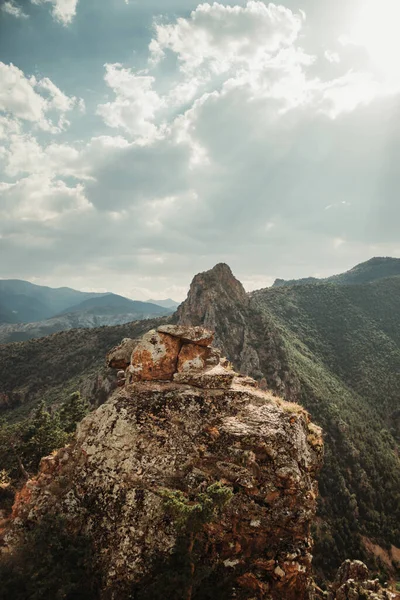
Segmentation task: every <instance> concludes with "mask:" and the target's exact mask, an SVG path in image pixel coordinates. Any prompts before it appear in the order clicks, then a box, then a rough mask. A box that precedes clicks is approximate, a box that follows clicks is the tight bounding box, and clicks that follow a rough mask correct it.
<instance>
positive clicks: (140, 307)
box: [0, 280, 178, 343]
mask: <svg viewBox="0 0 400 600" xmlns="http://www.w3.org/2000/svg"><path fill="white" fill-rule="evenodd" d="M162 302H164V303H168V304H170V305H171V307H168V306H165V304H164V305H163V306H161V305H158V304H156V303H155V302H140V301H136V300H130V299H128V298H124V297H123V296H118V295H117V294H96V293H90V292H79V291H77V290H73V289H71V288H58V289H53V288H50V287H46V286H40V285H35V284H32V283H29V282H28V281H20V280H0V343H7V342H14V341H25V340H28V339H31V338H39V337H43V336H45V335H50V334H51V333H56V332H57V331H66V330H69V329H75V328H83V327H84V328H87V327H89V328H91V327H100V326H104V325H119V324H122V323H128V322H129V321H138V320H142V319H151V318H154V317H161V316H163V315H169V314H171V313H172V312H173V309H174V308H175V307H176V306H177V305H178V303H175V302H174V301H173V300H171V299H168V300H166V301H162Z"/></svg>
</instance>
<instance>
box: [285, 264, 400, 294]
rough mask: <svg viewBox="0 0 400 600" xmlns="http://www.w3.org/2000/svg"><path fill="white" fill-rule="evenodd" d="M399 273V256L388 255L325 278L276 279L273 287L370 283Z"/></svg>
mask: <svg viewBox="0 0 400 600" xmlns="http://www.w3.org/2000/svg"><path fill="white" fill-rule="evenodd" d="M397 275H400V258H390V257H375V258H371V259H370V260H368V261H366V262H363V263H360V264H359V265H357V266H355V267H353V269H350V271H346V273H341V274H339V275H332V276H331V277H326V278H325V279H317V278H315V277H306V278H305V279H292V280H288V281H285V280H284V279H276V280H275V282H274V284H273V285H274V287H280V286H288V285H307V284H311V283H336V284H338V285H358V284H361V283H370V282H372V281H376V280H378V279H383V278H385V277H394V276H397Z"/></svg>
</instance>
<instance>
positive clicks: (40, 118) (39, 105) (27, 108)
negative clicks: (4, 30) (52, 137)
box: [0, 62, 80, 133]
mask: <svg viewBox="0 0 400 600" xmlns="http://www.w3.org/2000/svg"><path fill="white" fill-rule="evenodd" d="M43 92H44V93H45V96H44V95H43ZM79 103H80V101H79V100H78V99H77V98H75V97H73V96H72V97H68V96H66V95H65V94H64V93H63V92H61V90H59V89H58V87H57V86H56V85H55V84H54V83H53V82H52V81H51V80H50V79H48V78H47V77H46V78H44V79H41V80H40V81H37V79H36V78H35V77H30V78H28V77H26V76H25V74H24V73H23V71H21V69H19V68H18V67H16V66H15V65H13V64H12V63H10V64H5V63H3V62H0V112H1V111H3V113H5V115H6V116H11V117H13V118H15V119H21V120H23V121H28V122H30V123H32V124H35V126H37V127H38V128H39V129H42V130H44V131H49V132H50V133H59V132H60V131H62V130H64V129H65V128H66V127H67V126H68V124H69V123H68V121H67V120H66V119H65V114H66V113H67V112H69V111H71V110H72V109H74V108H75V107H78V108H79V106H80V104H79ZM51 112H55V113H58V119H57V121H56V123H54V122H53V120H51V119H50V118H49V116H48V113H51Z"/></svg>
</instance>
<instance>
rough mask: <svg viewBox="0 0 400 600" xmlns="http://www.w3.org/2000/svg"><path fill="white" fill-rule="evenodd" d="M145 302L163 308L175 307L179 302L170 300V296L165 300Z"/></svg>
mask: <svg viewBox="0 0 400 600" xmlns="http://www.w3.org/2000/svg"><path fill="white" fill-rule="evenodd" d="M147 302H150V303H151V304H157V305H158V306H163V307H164V308H177V307H178V306H179V304H180V303H179V302H176V301H175V300H172V298H167V299H166V300H147Z"/></svg>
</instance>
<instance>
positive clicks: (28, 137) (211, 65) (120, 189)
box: [0, 1, 400, 299]
mask: <svg viewBox="0 0 400 600" xmlns="http://www.w3.org/2000/svg"><path fill="white" fill-rule="evenodd" d="M304 18H305V17H304V15H301V14H300V15H296V14H295V13H293V12H292V11H290V10H289V9H284V8H282V7H278V6H275V5H273V4H269V5H267V4H265V3H263V2H254V1H253V2H247V3H246V4H244V5H243V6H225V5H223V4H220V3H214V4H212V5H210V4H202V5H200V6H198V7H197V8H196V10H194V11H193V12H192V14H191V15H189V16H188V17H186V18H179V19H172V20H170V22H166V21H165V20H164V21H163V22H161V21H158V22H157V24H156V25H155V29H154V39H153V41H150V47H149V48H150V49H149V54H148V62H147V63H145V64H144V65H143V64H141V67H142V68H141V69H140V70H139V69H135V68H134V67H133V66H132V64H126V65H122V64H121V63H108V64H106V65H105V71H104V80H105V83H106V84H107V87H108V91H109V93H110V98H107V99H106V100H107V101H106V100H99V99H97V106H96V108H95V109H94V111H95V112H96V113H97V116H98V117H101V119H99V118H97V119H96V120H94V119H93V115H92V114H90V112H89V115H88V119H87V121H88V122H89V123H91V122H92V119H93V121H95V133H93V134H92V137H90V136H88V135H86V136H85V135H84V134H83V133H84V132H82V133H81V132H80V131H79V132H78V133H77V134H75V139H74V137H73V132H74V131H76V129H73V128H71V129H70V130H69V131H68V134H66V133H63V131H61V129H63V128H66V127H67V124H66V116H68V118H69V119H70V120H71V121H72V119H73V117H74V115H75V114H76V112H74V111H77V109H79V101H78V100H77V99H76V98H74V97H69V96H67V95H65V94H64V93H63V92H62V91H61V90H60V89H59V88H58V87H56V85H55V84H54V83H53V82H52V81H51V80H49V79H47V78H45V77H43V78H41V79H35V78H28V77H26V76H25V75H24V74H23V73H22V71H20V70H19V69H17V68H16V67H13V66H12V65H11V66H7V65H5V67H6V75H7V77H8V78H9V79H7V81H9V83H8V87H7V86H0V89H1V90H2V92H0V102H3V104H2V106H3V107H4V108H3V110H4V111H5V112H4V115H3V117H1V118H0V139H1V141H2V142H3V143H4V148H3V150H0V158H1V160H2V164H3V165H4V172H5V176H4V179H5V181H4V182H3V184H2V194H3V197H2V204H1V206H3V207H6V208H5V209H3V210H5V212H3V213H2V217H1V219H0V235H2V236H3V237H2V238H1V240H0V256H4V255H6V254H7V256H8V257H9V258H8V259H7V260H8V262H7V264H2V271H1V273H2V274H3V276H5V274H6V273H10V276H15V273H18V276H20V277H23V276H26V273H27V274H28V275H29V273H31V274H32V273H35V275H36V276H43V277H44V278H45V279H44V280H43V281H46V282H47V283H52V284H56V283H57V284H60V285H62V284H65V283H66V282H67V283H68V284H69V285H75V286H76V287H85V286H87V285H90V286H91V287H96V288H97V289H100V288H101V289H104V286H107V288H108V289H112V290H113V291H117V292H119V293H123V294H128V295H136V294H137V293H139V292H140V293H142V294H144V296H142V297H144V299H145V298H148V297H150V296H154V294H155V293H156V294H157V293H158V294H160V295H164V296H168V295H172V296H174V291H175V292H176V294H180V296H179V297H181V295H182V290H183V289H184V288H185V286H186V285H187V284H188V283H189V281H190V279H191V277H192V275H193V274H194V273H195V272H196V271H202V270H204V269H206V268H209V267H212V266H213V264H215V263H216V262H219V261H226V262H228V263H230V264H231V265H232V267H233V269H234V271H235V273H236V274H237V275H238V276H244V275H246V277H245V280H246V284H247V285H248V286H249V287H260V286H261V285H264V284H265V283H267V282H269V281H272V280H273V279H274V278H275V277H278V276H279V277H286V278H290V277H293V276H306V275H309V274H310V273H313V272H315V271H316V270H319V271H320V273H321V275H325V274H329V273H330V272H332V271H339V270H340V269H341V268H342V267H343V268H347V267H350V266H351V264H352V263H354V264H355V263H356V262H359V261H360V260H362V259H365V258H367V257H368V256H369V255H370V254H371V255H372V254H373V253H374V254H377V253H378V254H379V253H382V254H391V253H394V252H395V250H396V248H398V247H399V245H398V241H397V240H398V231H397V223H398V222H399V218H400V213H399V206H398V202H397V195H396V190H397V189H398V186H399V185H400V176H399V175H398V167H397V159H396V157H397V156H398V153H399V151H400V128H399V127H398V126H397V123H400V119H399V118H398V117H399V115H398V108H397V106H398V96H396V94H395V93H394V92H392V91H391V92H390V93H389V91H388V90H387V89H386V88H384V87H382V86H380V85H379V81H378V80H377V79H376V77H375V74H374V73H373V72H370V71H368V70H366V69H364V67H363V68H361V67H360V68H358V66H357V68H353V69H352V70H351V69H349V66H348V65H349V59H348V57H346V56H345V57H344V58H343V53H344V51H343V53H342V52H340V62H337V61H336V59H335V60H334V59H333V58H332V55H331V54H329V57H330V58H331V59H332V60H331V61H330V62H329V58H328V56H327V55H326V53H325V50H324V49H322V51H319V50H318V49H316V50H315V54H313V53H312V51H311V50H309V49H308V50H307V51H306V50H305V49H304V48H303V47H302V46H301V44H303V42H304V40H305V38H304V36H306V35H307V30H303V29H302V26H303V23H304ZM317 50H318V51H317ZM318 52H319V54H318ZM135 60H136V59H135ZM143 67H144V68H143ZM1 76H2V71H1V69H0V77H1ZM0 81H1V80H0ZM16 89H17V90H18V93H15V90H16ZM4 94H5V96H4ZM95 102H96V101H95ZM90 110H92V108H91V104H90V103H89V104H88V111H90ZM61 117H62V119H63V120H60V119H61ZM56 130H58V131H59V134H60V135H59V137H58V138H57V143H55V142H54V138H50V141H49V136H48V135H44V134H43V132H45V134H47V133H48V132H52V131H53V132H54V131H56ZM371 140H373V143H371ZM11 179H15V181H13V182H12V183H10V181H9V180H11ZM36 206H37V210H36V209H35V207H36ZM329 206H330V207H331V209H330V210H327V209H326V208H327V207H329ZM3 217H4V218H3ZM25 240H26V244H27V245H28V246H29V252H26V251H25V253H24V244H25ZM24 261H27V264H28V263H29V269H27V270H26V271H24V272H23V271H22V270H21V267H19V266H18V265H20V264H23V265H24V264H25V262H24ZM24 268H25V267H24ZM12 269H14V271H15V272H13V271H12ZM13 273H14V274H13ZM174 286H175V287H174ZM167 290H169V291H167ZM179 290H180V291H179ZM159 297H160V296H159Z"/></svg>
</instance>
